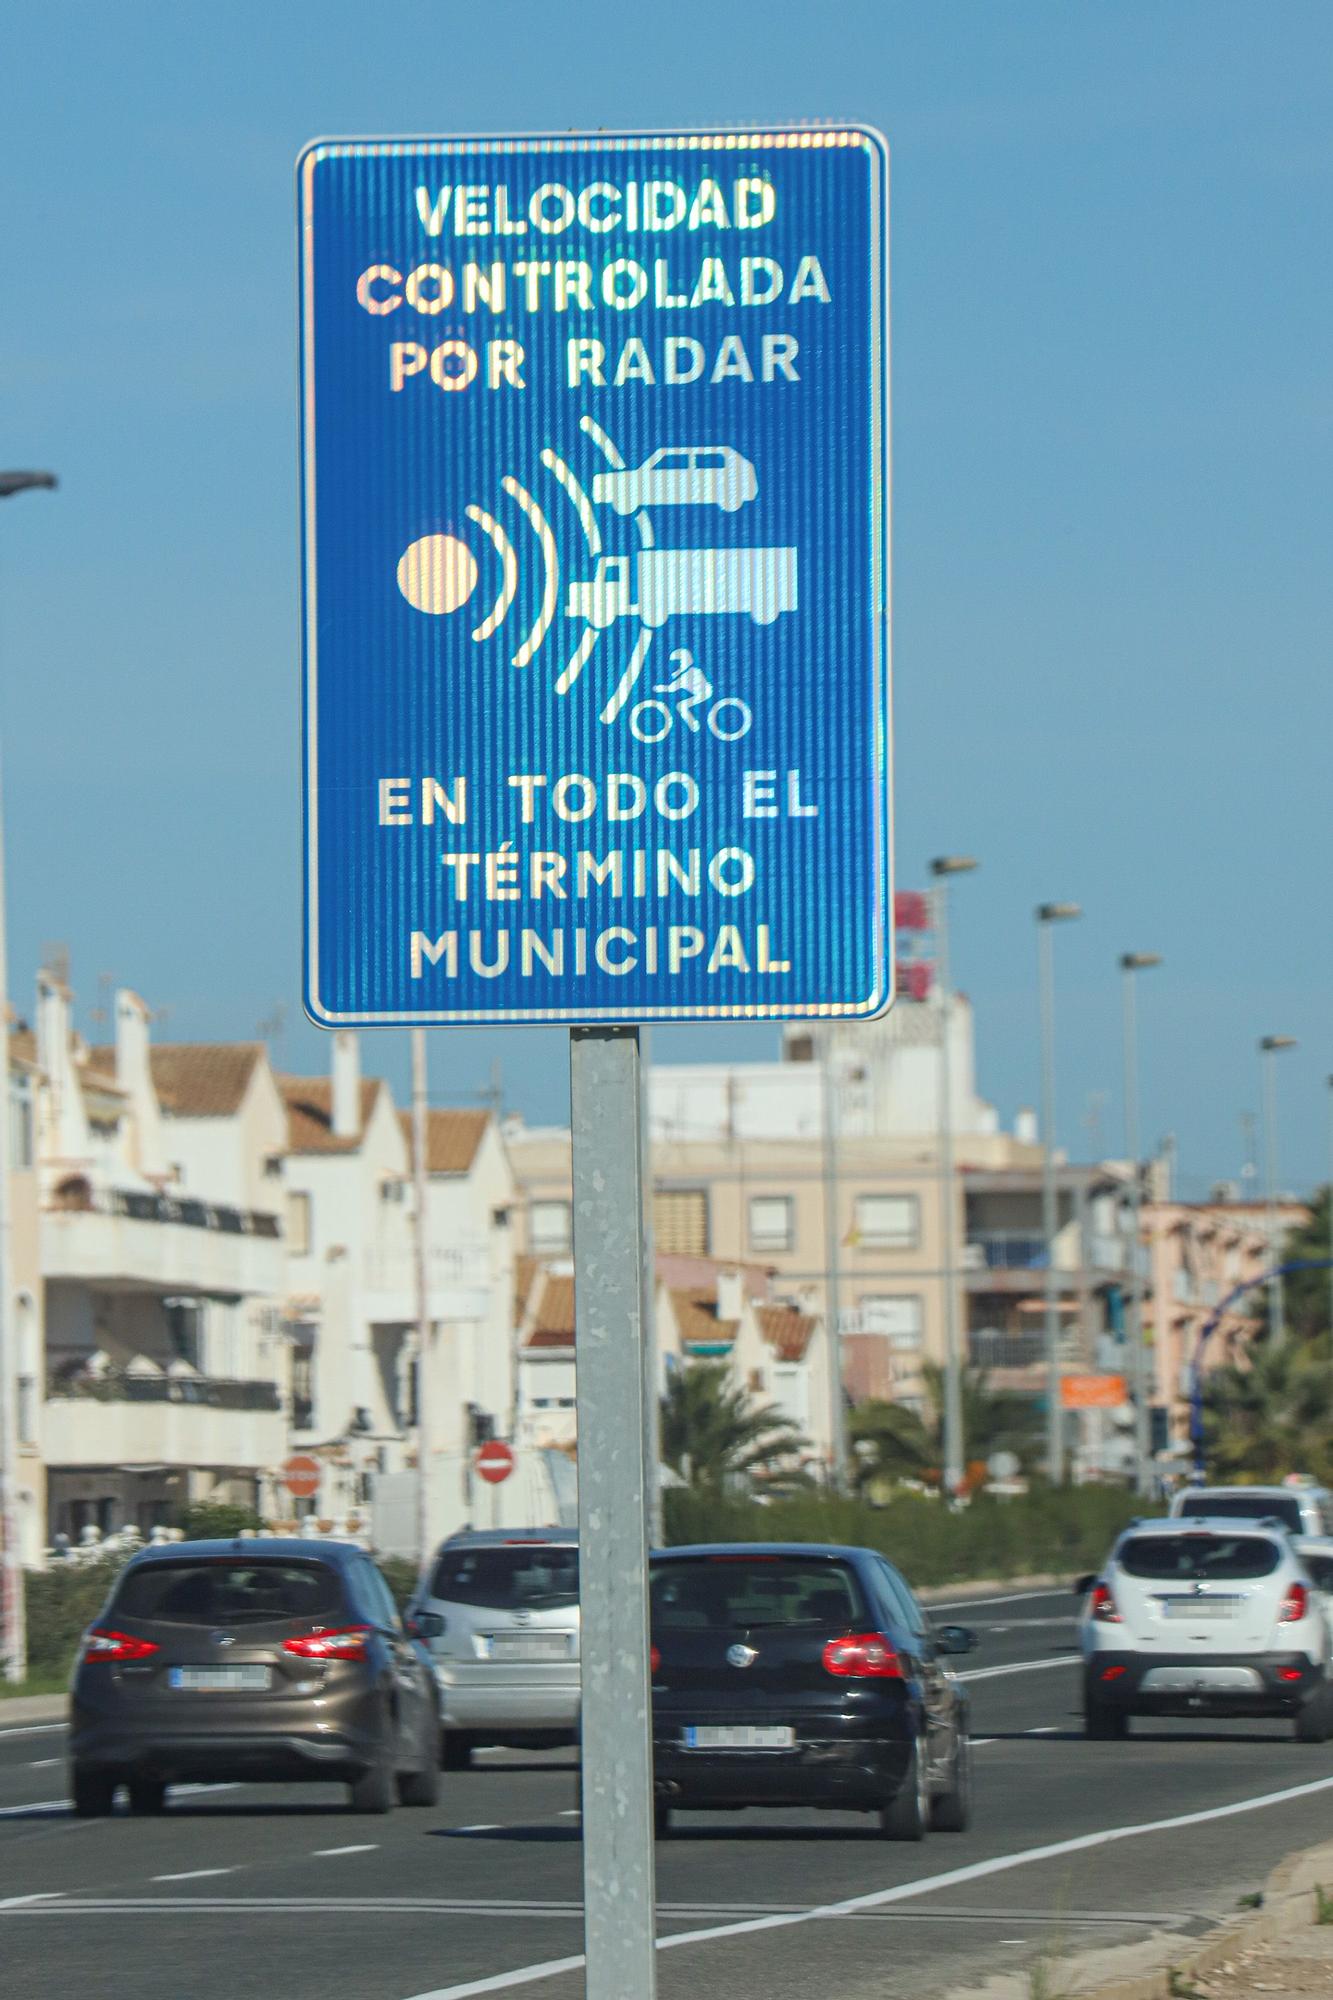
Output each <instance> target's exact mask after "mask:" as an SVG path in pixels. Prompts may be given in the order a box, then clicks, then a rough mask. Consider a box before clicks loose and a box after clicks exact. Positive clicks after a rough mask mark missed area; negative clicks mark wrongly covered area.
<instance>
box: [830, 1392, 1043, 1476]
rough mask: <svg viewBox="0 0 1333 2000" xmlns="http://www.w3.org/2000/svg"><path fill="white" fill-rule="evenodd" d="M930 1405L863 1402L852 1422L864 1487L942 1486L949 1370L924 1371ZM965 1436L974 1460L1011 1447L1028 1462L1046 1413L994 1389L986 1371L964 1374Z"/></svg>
mask: <svg viewBox="0 0 1333 2000" xmlns="http://www.w3.org/2000/svg"><path fill="white" fill-rule="evenodd" d="M922 1374H923V1376H924V1378H925V1383H926V1389H927V1392H928V1395H929V1399H930V1407H929V1408H928V1410H927V1411H926V1412H925V1413H924V1414H921V1415H919V1414H918V1413H917V1412H916V1411H915V1410H913V1409H911V1408H909V1407H908V1405H906V1404H904V1403H884V1402H877V1401H871V1402H865V1403H858V1404H857V1406H856V1408H855V1409H854V1410H853V1411H852V1413H851V1417H850V1419H849V1421H848V1431H849V1434H850V1436H851V1439H852V1443H853V1457H854V1459H855V1461H856V1463H855V1465H854V1467H853V1478H854V1479H855V1481H856V1484H857V1486H858V1488H860V1489H862V1490H865V1489H866V1488H871V1487H875V1486H883V1485H886V1484H891V1483H892V1482H894V1481H896V1480H900V1479H920V1480H923V1481H924V1482H925V1483H926V1484H927V1485H937V1484H938V1483H939V1478H940V1468H941V1466H942V1464H943V1461H944V1370H943V1369H942V1368H940V1367H938V1366H937V1365H936V1363H934V1362H932V1361H928V1362H926V1364H925V1366H924V1368H923V1369H922ZM961 1386H962V1403H963V1437H964V1439H965V1441H966V1448H967V1456H968V1458H969V1459H971V1460H975V1459H985V1458H989V1457H991V1455H992V1454H993V1453H994V1452H997V1451H1012V1452H1013V1453H1014V1454H1015V1455H1016V1457H1017V1458H1018V1460H1019V1462H1020V1464H1022V1465H1024V1466H1027V1465H1028V1464H1029V1462H1030V1461H1031V1460H1032V1459H1033V1458H1034V1457H1035V1456H1036V1454H1037V1453H1038V1451H1039V1449H1040V1446H1041V1435H1042V1419H1041V1412H1040V1410H1039V1409H1038V1407H1037V1405H1036V1404H1035V1403H1034V1402H1033V1401H1032V1399H1031V1397H1029V1396H1020V1395H1017V1394H1015V1393H1014V1392H1013V1391H1012V1390H1005V1389H992V1388H991V1387H990V1386H989V1381H988V1378H987V1376H986V1374H985V1371H984V1370H982V1369H980V1368H965V1369H964V1370H963V1374H962V1385H961Z"/></svg>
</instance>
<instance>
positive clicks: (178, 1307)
mask: <svg viewBox="0 0 1333 2000" xmlns="http://www.w3.org/2000/svg"><path fill="white" fill-rule="evenodd" d="M162 1310H163V1312H164V1313H165V1314H166V1320H167V1345H168V1347H169V1348H170V1350H171V1358H172V1360H173V1361H184V1362H187V1363H188V1364H189V1366H190V1367H191V1368H195V1369H198V1370H200V1371H201V1372H202V1369H203V1352H204V1326H203V1320H204V1312H203V1301H202V1299H163V1301H162Z"/></svg>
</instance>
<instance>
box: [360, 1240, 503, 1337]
mask: <svg viewBox="0 0 1333 2000" xmlns="http://www.w3.org/2000/svg"><path fill="white" fill-rule="evenodd" d="M426 1283H427V1290H428V1293H429V1298H430V1316H431V1318H432V1319H433V1320H440V1321H444V1322H446V1323H447V1322H449V1321H455V1322H457V1321H460V1320H461V1321H465V1322H475V1321H478V1320H484V1319H486V1318H487V1317H488V1315H489V1313H490V1310H491V1266H490V1258H489V1255H488V1253H487V1252H486V1251H485V1250H474V1249H432V1250H431V1251H430V1252H429V1253H428V1256H427V1264H426ZM361 1285H362V1300H361V1302H362V1306H363V1308H364V1310H365V1315H366V1318H367V1319H369V1320H373V1321H374V1322H376V1323H377V1324H378V1325H382V1326H394V1325H400V1326H401V1325H408V1324H411V1323H412V1322H413V1321H415V1319H416V1316H417V1292H416V1265H415V1260H414V1258H413V1254H412V1251H411V1250H410V1249H404V1250H369V1251H367V1252H366V1255H365V1258H364V1259H363V1262H362V1268H361Z"/></svg>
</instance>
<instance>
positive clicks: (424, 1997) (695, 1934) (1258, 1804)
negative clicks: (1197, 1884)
mask: <svg viewBox="0 0 1333 2000" xmlns="http://www.w3.org/2000/svg"><path fill="white" fill-rule="evenodd" d="M1327 1791H1333V1778H1314V1779H1312V1780H1311V1781H1310V1782H1309V1783H1308V1784H1304V1785H1288V1786H1286V1787H1285V1788H1284V1789H1283V1790H1282V1791H1280V1792H1262V1793H1260V1794H1259V1795H1258V1796H1257V1797H1253V1798H1248V1799H1237V1800H1236V1801H1235V1802H1234V1804H1232V1805H1229V1806H1208V1807H1205V1808H1204V1809H1202V1810H1201V1811H1199V1812H1192V1813H1177V1814H1176V1815H1174V1816H1173V1817H1172V1818H1170V1819H1154V1820H1143V1821H1140V1822H1139V1823H1138V1824H1137V1825H1134V1826H1112V1827H1104V1828H1102V1829H1101V1830H1100V1831H1099V1832H1097V1833H1080V1834H1075V1835H1073V1836H1072V1837H1071V1838H1070V1839H1068V1840H1053V1841H1050V1842H1048V1843H1047V1845H1046V1846H1044V1847H1028V1848H1024V1849H1022V1850H1021V1852H1019V1853H1017V1854H997V1855H995V1856H994V1858H993V1859H991V1860H990V1861H973V1862H970V1863H968V1865H967V1866H966V1867H963V1868H949V1869H946V1870H945V1872H944V1873H943V1874H941V1875H923V1876H921V1877H919V1878H918V1880H916V1881H915V1882H899V1883H897V1884H895V1886H894V1887H893V1888H891V1889H874V1890H871V1892H870V1893H869V1894H868V1895H865V1896H846V1897H844V1898H842V1900H841V1901H839V1902H836V1903H821V1904H819V1905H817V1906H816V1907H813V1908H810V1909H806V1910H800V1911H798V1912H796V1913H794V1914H791V1915H782V1916H772V1917H752V1918H749V1919H748V1920H747V1921H746V1922H744V1923H732V1924H714V1925H713V1926H712V1927H711V1928H710V1929H708V1930H700V1931H677V1932H676V1933H675V1935H674V1936H672V1937H660V1938H658V1940H657V1949H658V1950H659V1951H673V1950H674V1949H675V1948H676V1946H677V1945H685V1944H714V1943H716V1942H718V1941H719V1940H720V1939H722V1938H733V1937H748V1936H751V1935H752V1934H753V1933H755V1932H757V1931H774V1930H789V1929H790V1928H791V1927H792V1926H793V1925H795V1924H808V1923H812V1922H819V1921H823V1920H826V1919H827V1918H829V1917H842V1916H851V1915H854V1914H855V1913H856V1912H857V1911H860V1910H872V1909H883V1908H884V1907H885V1905H886V1904H889V1903H902V1902H907V1901H908V1900H909V1899H910V1898H912V1897H914V1896H929V1895H932V1894H934V1892H935V1891H936V1890H939V1889H952V1888H954V1887H955V1886H956V1885H957V1884H958V1883H960V1882H979V1881H982V1880H983V1879H984V1878H985V1877H986V1876H988V1875H1003V1874H1006V1873H1007V1872H1008V1871H1009V1870H1010V1869H1011V1868H1024V1867H1026V1866H1027V1865H1028V1864H1029V1863H1031V1862H1034V1861H1055V1860H1058V1859H1059V1858H1060V1857H1061V1856H1062V1855H1065V1854H1081V1853H1084V1852H1086V1851H1087V1850H1088V1849H1089V1848H1094V1847H1109V1846H1111V1845H1112V1844H1113V1843H1114V1842H1116V1841H1120V1840H1139V1839H1141V1838H1142V1837H1143V1836H1144V1835H1145V1834H1150V1833H1176V1832H1179V1831H1180V1829H1181V1828H1183V1827H1187V1826H1203V1825H1206V1824H1207V1823H1209V1822H1210V1821H1212V1820H1218V1819H1234V1818H1235V1817H1236V1816H1237V1814H1240V1813H1252V1812H1260V1811H1262V1810H1263V1809H1264V1808H1265V1807H1267V1806H1280V1805H1288V1804H1290V1803H1291V1801H1292V1800H1293V1799H1307V1798H1313V1797H1314V1796H1315V1794H1316V1793H1319V1792H1327ZM584 1963H585V1960H584V1958H583V1955H582V1953H580V1954H579V1956H578V1957H576V1958H556V1959H547V1960H546V1961H545V1962H544V1963H543V1964H540V1965H521V1966H518V1967H516V1968H515V1970H514V1971H512V1972H499V1973H495V1974H494V1975H493V1976H492V1977H491V1978H489V1979H474V1980H469V1981H467V1982H465V1984H463V1985H462V1986H437V1987H432V1989H431V1990H430V1992H428V1993H418V1994H415V1995H413V2000H474V1996H475V1995H478V1994H482V1993H503V1992H506V1991H508V1990H510V1989H511V1988H513V1987H515V1986H529V1985H535V1984H536V1983H537V1982H538V1981H539V1980H543V1979H555V1978H557V1977H558V1976H559V1975H560V1974H561V1973H563V1972H577V1971H579V1969H580V1968H581V1967H582V1966H583V1965H584Z"/></svg>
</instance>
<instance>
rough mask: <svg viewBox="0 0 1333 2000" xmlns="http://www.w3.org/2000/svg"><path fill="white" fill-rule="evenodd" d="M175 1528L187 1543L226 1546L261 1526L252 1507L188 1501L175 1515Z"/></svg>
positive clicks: (225, 1501) (210, 1501)
mask: <svg viewBox="0 0 1333 2000" xmlns="http://www.w3.org/2000/svg"><path fill="white" fill-rule="evenodd" d="M175 1525H176V1527H178V1528H179V1529H180V1530H181V1532H182V1533H183V1534H184V1536H185V1539H186V1541H187V1542H227V1541H230V1540H231V1539H232V1538H233V1536H235V1535H244V1534H247V1533H248V1532H249V1531H250V1530H251V1529H253V1528H262V1527H263V1525H264V1523H263V1521H262V1520H261V1519H260V1517H259V1515H258V1514H256V1512H255V1510H254V1508H253V1507H238V1506H236V1505H235V1504H234V1503H233V1502H231V1501H229V1500H191V1501H190V1503H189V1505H188V1506H186V1507H181V1508H180V1509H179V1510H178V1511H177V1514H176V1521H175Z"/></svg>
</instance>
